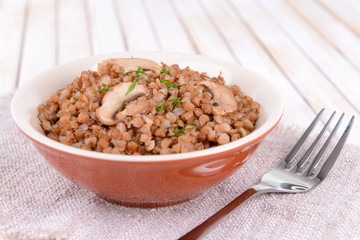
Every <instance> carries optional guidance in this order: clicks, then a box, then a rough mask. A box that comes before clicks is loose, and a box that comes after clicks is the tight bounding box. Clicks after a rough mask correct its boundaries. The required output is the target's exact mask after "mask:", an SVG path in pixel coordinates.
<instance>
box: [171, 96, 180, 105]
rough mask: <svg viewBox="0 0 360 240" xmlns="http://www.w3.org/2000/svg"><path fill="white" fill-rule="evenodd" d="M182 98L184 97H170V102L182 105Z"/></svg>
mask: <svg viewBox="0 0 360 240" xmlns="http://www.w3.org/2000/svg"><path fill="white" fill-rule="evenodd" d="M181 99H182V97H180V98H175V99H170V100H169V102H170V103H171V104H172V105H173V106H176V105H181Z"/></svg>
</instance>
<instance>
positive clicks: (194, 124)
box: [185, 122, 196, 127]
mask: <svg viewBox="0 0 360 240" xmlns="http://www.w3.org/2000/svg"><path fill="white" fill-rule="evenodd" d="M189 125H192V126H195V127H196V123H194V122H193V123H185V127H186V126H189Z"/></svg>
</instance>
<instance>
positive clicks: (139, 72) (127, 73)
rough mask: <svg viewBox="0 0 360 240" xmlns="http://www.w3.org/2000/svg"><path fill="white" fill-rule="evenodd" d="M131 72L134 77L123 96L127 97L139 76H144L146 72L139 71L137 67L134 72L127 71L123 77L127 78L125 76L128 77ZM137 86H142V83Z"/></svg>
mask: <svg viewBox="0 0 360 240" xmlns="http://www.w3.org/2000/svg"><path fill="white" fill-rule="evenodd" d="M132 72H134V73H135V75H136V77H135V79H134V81H133V82H132V83H131V85H130V87H129V89H128V91H127V92H126V94H125V96H126V95H128V94H129V93H130V92H131V91H132V90H134V88H135V86H136V82H137V80H139V77H140V74H146V75H147V73H146V72H144V71H141V67H138V69H137V70H136V71H129V72H126V73H124V76H127V75H129V74H130V73H132ZM139 84H142V83H139Z"/></svg>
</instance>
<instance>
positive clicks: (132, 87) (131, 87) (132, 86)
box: [125, 79, 137, 96]
mask: <svg viewBox="0 0 360 240" xmlns="http://www.w3.org/2000/svg"><path fill="white" fill-rule="evenodd" d="M136 81H137V79H134V81H133V82H132V83H131V85H130V87H129V89H128V90H127V92H126V94H125V96H127V95H128V94H129V93H130V92H131V91H132V90H134V88H135V86H136Z"/></svg>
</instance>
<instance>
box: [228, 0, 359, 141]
mask: <svg viewBox="0 0 360 240" xmlns="http://www.w3.org/2000/svg"><path fill="white" fill-rule="evenodd" d="M232 6H233V7H235V8H236V10H237V11H238V13H239V14H240V16H241V17H242V19H243V21H245V22H246V23H247V24H248V25H249V26H250V27H251V28H252V30H253V31H254V32H255V34H256V35H257V37H258V38H259V39H260V41H261V42H262V44H263V46H264V47H265V48H266V49H267V51H268V52H269V53H270V54H271V55H272V57H273V58H274V60H275V61H276V62H277V63H278V64H279V66H280V67H281V68H282V69H283V71H284V72H285V73H286V74H287V75H288V77H289V78H290V79H291V80H292V82H293V84H294V85H295V86H296V87H297V89H298V90H299V91H300V92H301V93H302V95H303V96H304V97H305V98H306V100H307V101H308V103H309V104H310V105H311V106H312V108H313V109H315V110H316V111H319V110H320V109H321V108H323V107H325V108H327V109H331V110H338V111H339V112H346V113H347V114H351V115H355V116H356V117H357V118H358V119H359V117H360V116H359V114H358V111H357V110H356V109H355V108H354V107H353V106H352V105H351V104H350V103H349V102H348V101H347V100H346V99H345V98H344V97H343V96H342V95H341V94H340V92H339V91H338V90H337V89H336V88H334V86H333V85H332V84H331V83H330V82H329V81H328V80H327V79H326V78H325V77H324V75H323V74H322V73H321V72H320V71H319V70H318V68H317V67H316V66H314V65H313V64H312V62H311V61H309V59H308V58H307V57H305V56H304V55H303V53H302V51H301V50H299V49H298V48H297V46H295V45H294V43H293V42H291V41H290V40H289V39H288V37H287V36H286V35H285V34H284V32H283V31H282V30H281V29H280V28H279V27H278V26H277V25H276V24H274V22H273V21H272V19H270V18H269V17H268V16H267V14H266V12H265V11H264V9H263V8H261V7H260V6H259V5H257V4H256V3H255V2H254V1H250V0H249V1H247V0H237V1H232ZM299 114H302V113H299ZM353 131H354V133H355V134H352V136H354V135H355V136H356V135H358V134H360V125H359V122H357V121H355V124H354V130H353ZM351 139H352V140H351V141H352V142H353V141H357V140H356V139H355V138H353V137H352V138H351Z"/></svg>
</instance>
